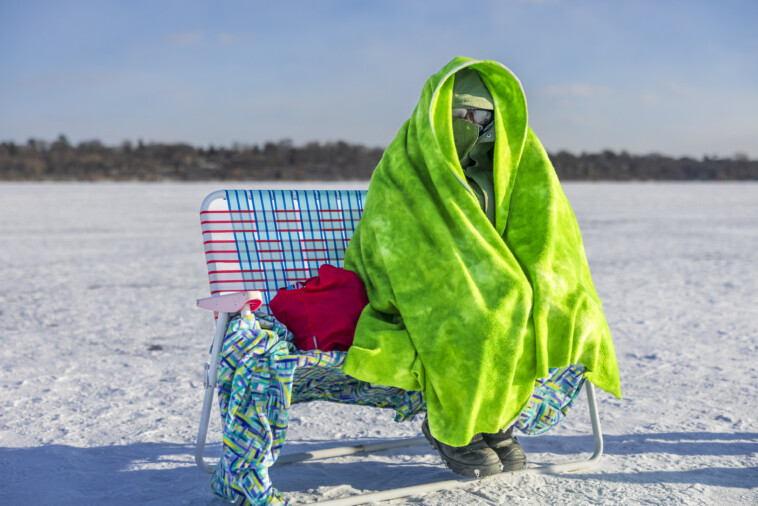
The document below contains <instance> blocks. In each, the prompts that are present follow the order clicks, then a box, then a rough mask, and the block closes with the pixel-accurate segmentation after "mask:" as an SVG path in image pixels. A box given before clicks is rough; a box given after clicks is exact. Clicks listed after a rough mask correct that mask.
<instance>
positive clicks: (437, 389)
mask: <svg viewBox="0 0 758 506" xmlns="http://www.w3.org/2000/svg"><path fill="white" fill-rule="evenodd" d="M464 68H471V69H474V70H476V71H477V72H478V75H479V76H480V77H481V79H482V81H483V82H484V84H485V85H486V87H487V89H488V90H489V92H490V93H491V96H492V100H493V102H494V106H495V109H494V118H495V119H494V127H493V128H494V135H495V144H494V147H493V150H492V163H493V200H494V202H493V205H494V226H493V223H492V222H491V221H490V220H489V219H488V218H487V216H486V214H485V213H484V212H483V211H482V208H481V206H480V204H479V201H478V198H477V196H476V194H475V193H474V192H473V191H472V189H471V188H470V187H469V185H468V184H467V182H466V175H465V173H464V170H463V168H462V167H461V163H460V159H459V157H458V153H457V151H456V148H455V143H454V138H453V126H452V117H451V112H450V111H451V104H452V96H453V84H454V80H455V78H456V73H457V72H458V71H460V70H462V69H464ZM345 267H346V268H347V269H350V270H352V271H354V272H356V273H357V274H358V275H359V276H360V278H361V279H362V281H363V282H364V284H365V286H366V290H367V293H368V298H369V305H368V306H366V308H365V309H364V310H363V312H362V314H361V317H360V319H359V321H358V325H357V328H356V332H355V339H354V342H353V346H352V347H351V348H350V350H349V351H348V355H347V358H346V360H345V363H344V366H343V370H344V371H345V372H346V373H347V374H350V375H351V376H354V377H356V378H359V379H362V380H365V381H369V382H373V383H378V384H382V385H391V386H395V387H399V388H403V389H406V390H422V391H423V395H424V399H425V400H426V403H427V410H428V417H429V424H430V429H431V432H432V434H433V435H434V437H435V438H437V439H439V440H440V441H442V442H444V443H446V444H449V445H453V446H463V445H466V444H467V443H468V442H469V441H470V440H471V438H472V437H473V435H474V434H476V433H479V432H496V431H497V430H499V429H502V428H504V427H506V426H508V425H509V424H511V423H512V422H513V421H514V420H515V419H516V417H517V416H518V414H519V413H520V412H521V410H522V409H523V407H524V406H525V404H526V402H527V401H528V399H529V397H530V396H531V393H532V388H533V385H534V380H535V379H536V378H541V377H546V376H547V375H548V369H549V368H551V367H563V366H566V365H569V364H582V365H583V366H584V367H585V369H586V372H585V376H586V377H587V379H589V380H590V381H591V382H593V383H594V384H595V385H597V386H598V387H600V388H602V389H604V390H606V391H608V392H610V393H612V394H614V395H616V396H620V384H619V375H618V366H617V364H616V355H615V352H614V349H613V343H612V341H611V335H610V330H609V329H608V324H607V323H606V320H605V317H604V315H603V311H602V307H601V303H600V300H599V299H598V296H597V293H596V291H595V288H594V286H593V283H592V279H591V277H590V271H589V267H588V265H587V260H586V257H585V253H584V248H583V245H582V240H581V235H580V233H579V227H578V225H577V222H576V219H575V218H574V215H573V213H572V211H571V207H570V206H569V203H568V201H567V200H566V197H565V195H564V193H563V191H562V190H561V187H560V184H559V182H558V178H557V177H556V175H555V171H554V170H553V167H552V165H551V164H550V161H549V159H548V157H547V154H546V153H545V150H544V149H543V147H542V145H541V144H540V142H539V140H538V139H537V137H536V136H535V135H534V133H533V132H532V131H531V129H529V127H528V125H527V109H526V100H525V98H524V93H523V90H522V88H521V84H520V82H519V81H518V79H517V78H516V77H515V76H514V75H513V74H512V73H511V72H510V71H509V70H508V69H507V68H505V67H504V66H503V65H501V64H499V63H497V62H493V61H483V60H472V59H469V58H462V57H459V58H455V59H454V60H452V61H451V62H450V63H448V64H447V65H446V66H445V67H443V68H442V69H441V70H440V71H439V72H438V73H436V74H435V75H433V76H432V77H430V78H429V80H428V81H427V82H426V84H425V85H424V88H423V91H422V94H421V98H420V99H419V102H418V104H417V106H416V108H415V110H414V111H413V115H412V116H411V118H410V119H409V120H408V121H407V122H406V123H405V124H404V125H403V126H402V128H401V129H400V132H399V133H398V134H397V137H396V138H395V140H394V141H393V142H392V143H391V144H390V146H389V147H388V148H387V150H386V151H385V153H384V156H383V157H382V159H381V161H380V162H379V165H378V166H377V168H376V170H375V171H374V174H373V176H372V178H371V183H370V185H369V189H368V195H367V198H366V204H365V210H364V214H363V217H362V218H361V221H360V223H359V224H358V227H357V229H356V232H355V235H354V236H353V238H352V239H351V241H350V243H349V245H348V249H347V252H346V256H345Z"/></svg>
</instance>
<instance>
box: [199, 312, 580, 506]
mask: <svg viewBox="0 0 758 506" xmlns="http://www.w3.org/2000/svg"><path fill="white" fill-rule="evenodd" d="M345 355H346V353H345V352H340V351H330V352H324V351H319V350H311V351H298V350H297V349H295V347H294V346H293V344H292V334H291V333H290V332H288V331H287V329H286V328H285V327H284V326H283V325H282V324H281V323H279V322H278V321H277V320H276V319H274V318H273V317H272V316H270V315H266V314H263V313H260V312H258V313H256V314H255V315H250V316H248V317H245V318H241V317H240V316H235V317H234V318H232V320H231V322H230V324H229V327H228V329H227V332H226V336H225V338H224V343H223V346H222V349H221V353H220V355H219V367H218V400H219V408H220V411H221V420H222V424H223V449H222V455H221V460H220V462H219V465H218V467H217V468H216V471H215V473H214V474H213V477H212V479H211V489H212V490H213V492H214V493H216V494H217V495H219V496H221V497H223V498H225V499H227V500H229V501H231V502H238V501H241V504H265V505H272V504H273V505H276V504H287V501H286V499H284V497H282V495H281V494H280V493H279V491H277V490H276V488H274V487H273V484H272V483H271V479H270V478H269V475H268V469H269V467H271V466H272V465H273V464H274V462H275V461H276V458H277V457H278V455H279V451H280V450H281V448H282V446H283V445H284V441H285V438H286V434H287V427H288V419H289V407H290V405H291V404H294V403H298V402H307V401H312V400H325V401H332V402H339V403H344V404H359V405H364V406H374V407H380V408H391V409H393V410H394V411H395V421H398V422H399V421H405V420H412V419H413V418H414V416H415V415H417V414H418V413H420V412H423V411H425V410H426V404H425V403H424V400H423V397H422V395H421V392H419V391H405V390H401V389H399V388H394V387H386V386H382V385H374V384H371V383H367V382H365V381H360V380H357V379H355V378H352V377H350V376H347V375H346V374H344V373H342V371H341V369H340V367H341V365H342V363H343V362H344V360H345ZM550 373H551V375H550V376H549V377H548V378H543V379H540V380H537V381H536V382H535V389H534V394H533V395H532V398H531V399H530V400H529V402H528V404H527V406H526V408H525V409H524V410H523V411H522V413H521V415H520V416H519V418H518V419H517V421H516V424H515V426H516V428H518V429H519V430H521V431H522V432H524V433H527V434H539V433H541V432H544V431H546V430H548V429H550V428H551V427H553V426H555V425H556V424H557V423H559V422H560V421H561V420H562V419H563V418H564V417H565V416H566V414H567V413H568V410H569V408H570V407H571V405H572V404H573V402H574V399H575V398H576V396H577V394H578V393H579V391H580V390H581V387H582V385H583V382H584V378H583V377H582V374H583V369H582V367H581V366H574V365H571V366H568V367H565V368H561V369H551V370H550Z"/></svg>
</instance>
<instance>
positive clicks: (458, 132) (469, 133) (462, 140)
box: [453, 118, 481, 160]
mask: <svg viewBox="0 0 758 506" xmlns="http://www.w3.org/2000/svg"><path fill="white" fill-rule="evenodd" d="M480 130H481V128H480V127H479V126H478V125H476V124H474V123H471V122H470V121H466V120H465V119H458V118H454V119H453V140H454V141H455V151H456V153H457V154H458V160H463V158H464V157H465V156H466V154H468V152H469V151H471V148H473V147H474V145H475V144H476V141H477V139H478V138H479V131H480Z"/></svg>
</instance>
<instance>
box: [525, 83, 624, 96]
mask: <svg viewBox="0 0 758 506" xmlns="http://www.w3.org/2000/svg"><path fill="white" fill-rule="evenodd" d="M539 91H540V93H542V94H544V95H549V96H552V97H562V98H593V97H599V96H603V95H609V94H610V93H612V92H613V90H612V89H611V88H609V87H607V86H595V85H592V84H581V83H577V84H568V85H562V86H546V87H544V88H541V89H540V90H539Z"/></svg>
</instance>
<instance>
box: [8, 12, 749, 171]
mask: <svg viewBox="0 0 758 506" xmlns="http://www.w3.org/2000/svg"><path fill="white" fill-rule="evenodd" d="M458 55H462V56H469V57H472V58H483V59H492V60H497V61H500V62H501V63H503V64H505V65H506V66H508V67H509V68H510V69H511V70H513V71H514V72H515V74H516V75H517V76H518V77H519V78H520V79H521V82H522V84H523V86H524V89H525V91H526V96H527V102H528V104H529V115H530V124H531V126H532V128H533V129H534V130H535V132H536V133H537V135H538V136H539V137H540V138H541V140H542V142H543V144H544V145H545V147H546V148H547V149H548V150H549V151H558V150H561V149H566V150H568V151H571V152H574V153H580V152H583V151H587V152H595V151H599V150H602V149H612V150H616V151H620V150H627V151H629V152H631V153H635V154H646V153H652V152H657V153H661V154H668V155H674V156H680V155H690V156H696V157H700V156H703V155H717V156H732V155H734V154H736V153H745V154H748V155H749V156H750V157H751V158H758V2H756V1H755V0H741V1H737V0H734V1H732V0H710V1H699V0H691V1H679V0H671V1H667V0H658V1H653V0H575V1H570V0H539V1H538V0H532V1H524V0H500V1H486V0H480V1H475V2H462V1H446V0H437V1H431V0H430V1H410V0H406V1H399V0H398V1H373V2H369V1H359V0H352V1H346V0H341V1H340V0H334V1H316V0H312V1H297V2H287V1H281V2H273V1H267V2H259V1H247V2H242V1H224V0H221V1H214V2H211V1H207V2H200V1H195V0H186V1H173V0H153V1H140V0H131V1H123V2H112V1H105V0H100V1H91V2H88V1H57V2H54V1H35V0H29V1H24V2H16V1H11V0H0V69H2V70H0V140H13V141H15V142H26V140H27V139H28V138H29V137H34V138H42V139H47V140H53V139H55V138H57V137H58V135H59V134H65V135H66V136H67V137H68V139H69V140H70V141H72V142H74V143H76V142H79V141H82V140H90V139H100V140H101V141H103V142H105V143H106V144H109V145H115V144H120V143H121V142H122V141H124V140H131V141H132V142H136V140H137V139H142V140H144V141H145V142H149V141H156V142H158V141H160V142H187V143H190V144H194V145H198V146H208V145H209V144H214V145H231V144H232V143H234V142H239V143H244V144H262V143H264V142H266V141H278V140H281V139H285V138H289V139H292V140H293V141H294V142H295V143H296V144H303V143H306V142H309V141H313V140H316V141H329V140H346V141H348V142H358V143H363V144H366V145H369V146H380V147H384V146H386V145H387V144H389V142H390V141H391V140H392V138H393V137H394V136H395V134H396V132H397V130H398V129H399V127H400V125H401V124H402V123H403V122H404V121H405V120H406V119H407V118H408V116H409V115H410V113H411V111H412V109H413V107H414V105H415V103H416V101H417V100H418V97H419V94H420V91H421V87H422V85H423V83H424V82H425V81H426V79H427V78H428V77H429V76H430V75H431V74H433V73H435V72H436V71H437V70H439V68H441V67H442V66H443V65H444V64H445V63H447V62H448V61H449V60H450V59H452V58H453V57H455V56H458Z"/></svg>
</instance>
